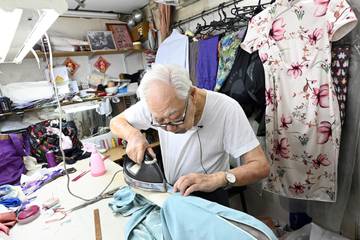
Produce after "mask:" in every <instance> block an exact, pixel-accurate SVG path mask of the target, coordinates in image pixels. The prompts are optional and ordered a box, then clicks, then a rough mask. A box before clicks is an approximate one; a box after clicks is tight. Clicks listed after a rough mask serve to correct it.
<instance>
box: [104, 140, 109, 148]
mask: <svg viewBox="0 0 360 240" xmlns="http://www.w3.org/2000/svg"><path fill="white" fill-rule="evenodd" d="M104 144H105V149H106V150H108V149H109V148H110V146H109V143H108V141H107V140H104Z"/></svg>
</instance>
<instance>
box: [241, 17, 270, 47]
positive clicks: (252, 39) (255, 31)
mask: <svg viewBox="0 0 360 240" xmlns="http://www.w3.org/2000/svg"><path fill="white" fill-rule="evenodd" d="M269 31H270V28H269V17H267V11H266V10H264V11H263V12H261V13H259V14H258V15H256V16H254V17H253V18H252V19H251V20H250V21H249V25H248V28H247V31H246V35H245V39H244V41H242V43H241V44H240V46H241V48H242V49H244V50H245V51H247V52H248V53H252V52H255V51H257V50H259V48H261V46H262V45H263V44H264V42H265V41H266V39H267V38H268V35H269Z"/></svg>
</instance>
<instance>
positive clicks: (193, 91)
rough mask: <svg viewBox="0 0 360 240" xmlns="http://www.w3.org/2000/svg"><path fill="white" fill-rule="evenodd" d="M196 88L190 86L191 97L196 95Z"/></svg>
mask: <svg viewBox="0 0 360 240" xmlns="http://www.w3.org/2000/svg"><path fill="white" fill-rule="evenodd" d="M195 93H196V89H195V88H194V87H190V95H191V97H193V98H194V97H195Z"/></svg>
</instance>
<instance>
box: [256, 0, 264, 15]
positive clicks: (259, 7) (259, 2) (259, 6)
mask: <svg viewBox="0 0 360 240" xmlns="http://www.w3.org/2000/svg"><path fill="white" fill-rule="evenodd" d="M262 10H264V9H263V7H262V5H261V0H259V1H258V4H257V7H256V8H255V9H254V16H255V15H256V14H258V13H260V12H261V11H262Z"/></svg>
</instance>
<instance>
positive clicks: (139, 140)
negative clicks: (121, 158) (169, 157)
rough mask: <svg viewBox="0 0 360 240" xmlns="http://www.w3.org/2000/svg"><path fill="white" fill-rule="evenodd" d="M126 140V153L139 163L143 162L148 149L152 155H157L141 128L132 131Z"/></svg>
mask: <svg viewBox="0 0 360 240" xmlns="http://www.w3.org/2000/svg"><path fill="white" fill-rule="evenodd" d="M126 140H127V146H126V154H127V155H128V156H129V158H130V159H131V160H133V161H134V162H136V163H137V164H141V162H142V161H143V160H144V154H145V151H146V150H147V151H148V153H149V154H150V155H152V156H153V157H155V153H154V151H153V150H152V148H151V147H149V143H148V141H147V140H146V138H145V136H144V135H143V134H142V133H141V132H140V131H139V130H134V131H132V133H131V134H129V135H128V137H127V139H126Z"/></svg>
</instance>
